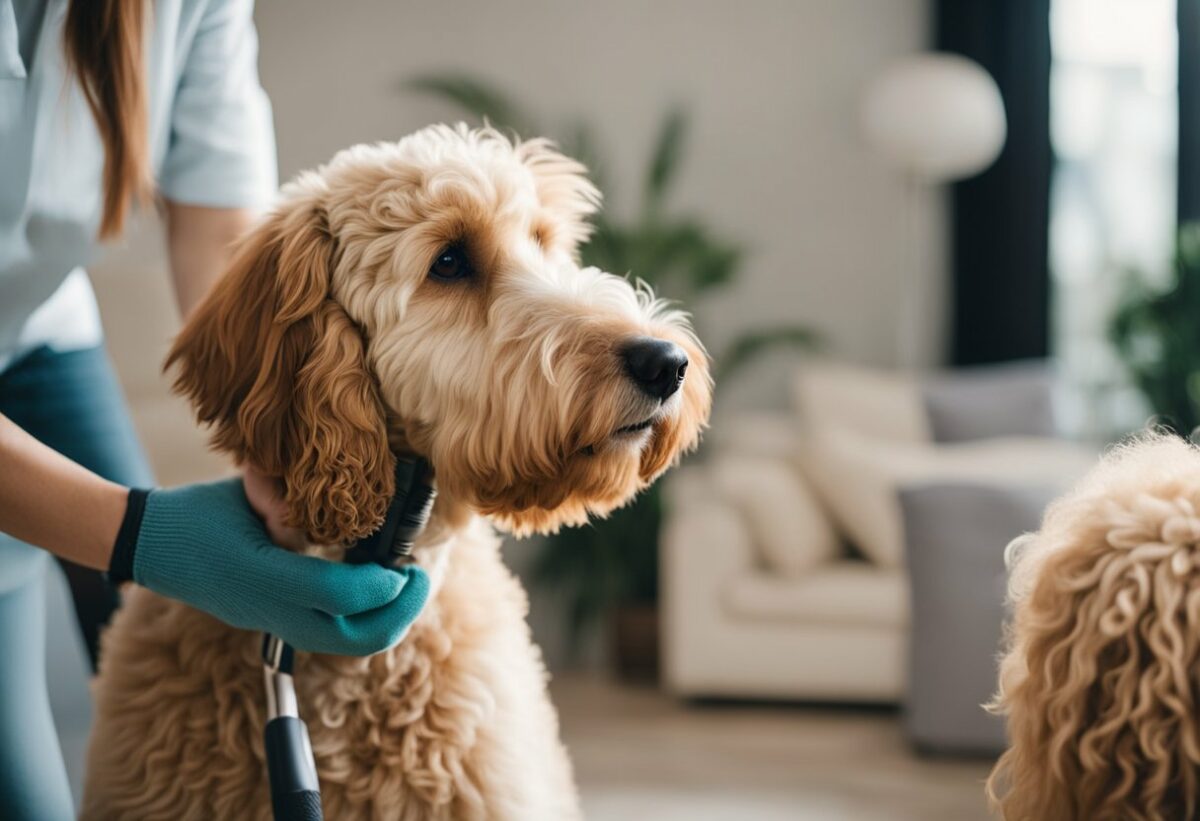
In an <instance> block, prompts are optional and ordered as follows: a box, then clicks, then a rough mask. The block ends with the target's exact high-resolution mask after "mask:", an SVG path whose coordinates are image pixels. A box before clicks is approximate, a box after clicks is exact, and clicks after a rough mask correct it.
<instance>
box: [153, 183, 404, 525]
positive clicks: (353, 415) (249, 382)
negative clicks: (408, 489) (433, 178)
mask: <svg viewBox="0 0 1200 821" xmlns="http://www.w3.org/2000/svg"><path fill="white" fill-rule="evenodd" d="M336 253H337V248H336V244H335V242H334V240H333V238H332V236H331V235H330V231H329V227H328V224H327V222H326V218H325V212H324V210H323V209H322V208H321V207H320V205H319V204H318V203H317V202H316V201H315V198H311V197H304V198H298V199H293V200H292V201H290V202H288V203H286V204H284V205H281V206H280V207H279V208H278V209H277V210H276V211H275V212H274V213H272V214H271V215H270V216H269V217H268V218H267V219H266V221H265V222H263V223H262V224H261V225H260V226H259V227H258V228H257V229H255V230H254V231H253V232H252V233H251V234H250V235H249V236H248V237H246V238H245V239H244V240H243V241H242V243H241V245H240V247H239V248H238V250H237V253H236V255H235V258H234V261H233V263H232V266H231V268H230V270H229V271H228V272H226V274H225V275H224V276H223V277H222V278H221V280H220V281H219V282H217V284H216V285H215V286H214V287H213V289H212V291H211V292H210V293H209V294H208V296H207V298H206V299H205V300H204V302H203V303H202V304H201V305H200V306H199V307H198V308H197V309H196V311H195V312H194V313H193V314H192V316H191V318H190V319H189V321H188V322H187V324H186V326H185V327H184V329H183V331H182V332H181V333H180V334H179V336H178V338H177V339H176V340H175V344H174V346H173V347H172V349H171V352H170V355H169V356H168V358H167V367H168V368H170V367H172V366H175V367H176V368H177V375H176V379H175V390H176V391H178V392H179V393H182V394H184V395H186V396H187V397H188V398H189V399H191V401H192V403H193V404H194V406H195V408H196V414H197V416H198V417H199V419H200V420H201V421H202V422H205V423H208V424H210V425H211V426H212V441H213V444H214V446H215V447H217V448H218V449H221V450H225V451H228V452H230V453H232V454H233V455H234V456H235V457H236V458H237V459H238V461H239V462H249V463H250V464H252V465H253V466H255V467H257V468H258V469H259V470H261V471H263V472H264V473H267V474H269V475H272V476H277V477H280V478H282V479H283V483H284V487H285V500H286V502H287V506H288V511H289V518H290V522H289V523H290V524H292V525H293V526H296V527H300V528H302V529H303V530H304V531H305V532H306V533H307V534H308V536H309V538H311V539H313V540H314V541H316V542H319V543H323V544H346V543H349V542H351V541H354V540H355V539H358V538H361V537H362V536H365V535H367V534H369V533H370V532H371V531H373V530H374V529H375V528H376V527H378V525H379V523H380V522H382V520H383V517H384V514H385V513H386V511H387V505H388V502H389V500H390V499H391V496H392V492H393V485H394V482H395V480H394V476H393V469H394V466H395V459H394V457H393V456H392V454H391V451H390V450H389V448H388V441H387V429H386V426H385V412H384V407H383V403H382V401H381V399H380V396H379V391H378V386H377V384H376V382H375V379H374V377H373V376H372V374H371V372H370V371H369V370H368V368H367V364H366V359H365V353H364V344H363V339H362V336H361V334H360V332H359V330H358V328H357V327H356V326H355V325H354V324H353V322H351V320H350V318H349V317H348V316H347V315H346V314H345V312H344V311H343V310H342V308H341V307H340V306H339V305H338V304H337V303H336V302H335V301H334V300H333V299H332V298H331V296H330V276H331V270H332V267H333V264H334V258H335V255H336Z"/></svg>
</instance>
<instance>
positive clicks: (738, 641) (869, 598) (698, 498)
mask: <svg viewBox="0 0 1200 821" xmlns="http://www.w3.org/2000/svg"><path fill="white" fill-rule="evenodd" d="M765 422H766V420H763V419H756V420H754V424H755V425H756V426H759V430H760V431H761V430H763V428H764V423H765ZM766 427H773V428H774V429H775V430H776V431H777V435H779V436H784V435H786V434H787V433H788V427H789V426H788V425H787V423H786V422H785V421H783V420H779V421H776V422H775V423H774V424H773V425H766ZM737 445H741V446H743V447H741V448H737ZM731 446H732V447H734V448H735V451H734V452H735V453H737V454H738V456H737V458H738V459H739V460H740V459H744V458H746V456H747V455H748V454H749V455H751V456H752V458H753V460H754V461H755V462H758V460H763V461H764V462H765V460H766V459H768V458H769V457H768V455H767V454H763V453H761V452H758V453H755V450H753V449H752V448H751V447H750V442H749V441H746V440H742V441H740V442H738V443H737V444H736V445H735V444H733V443H731ZM786 450H787V446H786V445H785V446H783V447H781V448H779V451H786ZM779 451H777V453H778V452H779ZM717 458H718V459H720V458H721V457H717ZM748 464H753V463H748ZM723 485H724V483H723V482H722V481H720V480H719V479H717V478H716V477H715V476H714V469H713V467H712V466H709V465H705V466H689V467H685V468H683V469H681V470H680V471H678V472H677V473H676V475H675V476H674V477H672V479H671V482H670V485H669V488H668V494H669V505H670V507H669V509H670V510H671V511H672V514H671V516H670V518H669V520H668V522H667V525H666V528H665V531H664V533H663V539H662V553H661V561H662V563H663V567H662V574H661V578H662V584H663V590H662V619H663V625H662V627H663V679H664V683H665V685H666V686H667V688H668V689H670V690H671V691H672V692H674V693H676V694H679V695H683V696H734V697H754V698H796V699H806V700H814V701H867V702H872V701H880V702H895V701H898V700H899V699H900V697H901V695H902V694H903V692H904V682H905V648H906V635H907V622H908V609H909V608H908V601H907V596H908V590H907V586H906V582H905V578H904V574H903V573H902V572H901V571H900V570H898V569H895V568H881V567H877V566H874V565H872V564H870V563H869V562H865V561H861V560H857V559H851V558H837V559H832V560H824V558H823V559H822V560H821V561H820V562H818V563H814V565H813V566H810V567H807V568H804V569H802V570H800V572H796V571H795V570H794V568H789V565H788V564H787V563H786V558H788V557H784V556H778V555H776V556H771V555H769V554H767V553H766V552H765V551H764V550H763V549H762V543H761V542H760V541H758V539H757V538H756V534H755V532H754V531H753V529H752V526H751V525H752V523H751V521H750V520H749V519H748V518H747V516H746V515H745V513H744V511H743V510H742V509H740V506H739V505H738V504H737V501H736V500H735V499H734V498H732V497H731V495H730V494H729V493H728V492H727V491H728V490H729V488H728V487H723ZM759 524H763V525H766V527H770V526H771V525H770V524H769V523H767V522H765V521H762V520H760V521H759ZM810 524H811V527H812V531H811V532H810V533H804V534H800V533H793V534H791V535H792V536H793V537H796V538H795V539H794V541H793V544H794V545H795V546H796V548H797V552H799V553H802V554H803V553H806V552H807V551H806V547H807V546H808V545H806V543H805V539H813V540H816V541H824V540H826V539H827V538H828V537H829V534H830V533H831V531H830V529H829V528H830V525H829V523H828V522H826V521H813V522H811V523H810ZM791 558H792V559H793V564H795V563H797V562H800V563H802V562H803V561H804V560H805V558H806V556H805V555H799V556H795V557H791ZM772 559H775V561H774V562H773V561H772ZM781 559H783V560H785V561H784V562H780V561H779V560H781Z"/></svg>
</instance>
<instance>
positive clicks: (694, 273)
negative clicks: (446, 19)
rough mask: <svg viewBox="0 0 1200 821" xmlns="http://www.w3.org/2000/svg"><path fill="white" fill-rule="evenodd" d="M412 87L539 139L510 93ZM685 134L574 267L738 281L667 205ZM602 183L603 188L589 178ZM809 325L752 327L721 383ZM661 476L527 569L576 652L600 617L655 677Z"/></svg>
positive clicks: (729, 353)
mask: <svg viewBox="0 0 1200 821" xmlns="http://www.w3.org/2000/svg"><path fill="white" fill-rule="evenodd" d="M409 86H410V87H411V88H414V89H417V90H419V91H423V92H427V93H432V94H435V95H437V96H439V97H442V98H443V99H446V100H449V101H451V102H453V103H455V104H457V105H459V106H461V107H462V108H463V109H465V111H466V112H468V113H469V114H472V115H474V116H475V117H478V118H480V119H481V120H484V121H487V122H489V123H491V124H492V125H494V126H496V127H498V128H504V129H511V130H513V131H515V132H516V133H517V134H520V135H524V136H529V135H534V134H537V135H542V134H545V133H546V132H544V131H542V130H541V129H538V128H536V127H534V125H533V121H532V120H531V119H530V118H529V117H528V116H527V115H526V114H525V113H524V112H523V111H522V110H521V109H520V108H519V107H518V106H517V105H515V104H514V103H513V102H512V101H511V100H510V99H509V98H508V97H507V96H505V95H504V94H502V93H500V92H499V91H497V90H496V89H493V88H491V87H489V86H488V85H486V84H484V83H482V82H479V81H477V80H474V79H471V78H467V77H462V76H455V75H436V76H427V77H421V78H418V79H416V80H413V81H411V82H410V83H409ZM560 133H565V134H566V135H567V136H566V138H565V139H563V140H562V141H561V144H562V146H563V149H564V150H565V151H566V152H567V153H568V154H570V155H572V156H575V157H577V158H578V159H580V160H581V161H583V162H584V163H585V164H586V165H587V166H588V167H589V169H590V170H591V173H592V175H593V177H594V178H597V177H599V176H600V172H601V171H602V169H603V166H602V164H601V163H600V161H599V157H598V156H597V153H596V151H595V142H594V140H593V139H592V137H591V131H590V130H589V129H588V128H587V127H585V126H583V125H582V124H576V125H574V126H571V127H568V128H567V129H565V130H564V131H563V132H560ZM686 135H687V119H686V117H685V116H684V114H683V112H682V111H681V110H678V109H676V110H673V111H671V112H668V114H667V115H666V117H665V118H664V120H663V123H662V126H661V127H660V129H659V133H658V137H657V139H656V140H655V143H654V146H653V150H652V152H651V155H650V161H649V164H648V166H647V170H646V174H645V179H644V182H643V185H642V192H641V201H640V204H639V207H638V210H637V213H636V216H635V217H634V218H633V219H621V218H619V217H616V216H613V215H611V214H607V213H605V212H601V213H600V214H598V215H597V216H596V218H595V219H594V221H593V223H594V226H595V231H594V233H593V234H592V236H591V238H590V239H589V240H588V241H587V243H586V244H585V245H584V246H583V247H582V248H581V249H580V256H581V259H582V262H583V263H584V264H586V265H595V266H596V267H598V268H601V269H603V270H605V271H612V272H615V273H632V274H633V275H635V276H637V277H639V278H641V279H643V280H645V281H646V282H647V283H649V284H650V285H651V286H653V287H654V290H655V292H656V293H658V294H659V295H661V296H665V297H667V298H670V299H673V300H678V301H680V302H682V303H684V304H685V305H692V304H695V302H696V300H698V299H699V298H700V297H701V296H703V295H706V294H708V293H709V292H711V291H713V290H715V289H718V288H720V287H722V286H724V285H727V284H728V283H729V282H730V281H731V280H733V278H734V277H735V276H736V274H737V271H738V269H739V266H740V263H741V258H742V254H741V250H740V249H739V248H738V247H737V246H736V245H735V244H733V243H731V242H729V241H728V240H726V239H725V238H723V237H721V236H719V235H718V234H717V232H715V231H713V230H712V229H711V228H710V227H709V226H708V225H706V224H705V223H704V222H702V221H701V220H699V219H696V218H693V217H688V216H683V215H678V214H675V213H673V212H671V211H670V210H668V208H667V196H668V194H669V193H670V190H671V185H672V183H673V182H674V181H675V180H676V178H677V176H678V172H679V168H680V162H681V160H682V157H683V148H684V143H685V139H686ZM596 182H597V184H599V185H600V187H601V188H602V189H603V188H605V187H606V186H605V185H603V184H601V180H600V179H596ZM813 341H814V336H813V334H812V332H811V331H809V330H808V329H807V328H802V327H797V326H784V327H770V328H764V329H757V330H753V331H748V332H746V333H744V334H742V335H741V336H739V337H738V338H737V339H736V340H735V341H734V342H733V343H732V344H731V345H730V346H729V347H728V348H727V349H726V350H725V351H723V352H722V353H721V354H720V355H719V356H716V357H714V377H715V379H716V381H717V384H718V385H719V384H720V381H721V379H722V378H723V377H726V376H728V375H729V374H730V373H732V372H734V371H735V370H736V369H737V368H739V367H741V366H742V365H744V364H745V363H746V362H748V361H749V360H751V359H752V358H754V356H755V355H756V354H758V353H759V352H760V351H762V350H764V349H765V348H768V347H770V346H774V345H778V344H789V345H805V346H806V345H811V344H812V343H813ZM665 504H666V502H665V499H664V496H663V493H662V490H661V483H656V484H655V485H653V486H651V487H650V488H648V489H647V490H645V491H644V492H643V493H641V494H639V495H638V496H637V498H636V499H635V500H634V501H633V502H631V503H630V504H629V505H627V506H625V507H624V508H621V509H620V510H617V511H614V512H613V513H612V514H611V515H610V516H609V517H608V518H606V519H603V520H599V521H596V522H594V523H592V524H590V525H588V526H585V527H579V528H568V529H565V530H563V531H561V532H559V533H558V534H557V535H555V536H553V537H551V538H549V539H547V540H546V542H545V544H544V547H543V549H542V550H541V552H540V554H539V555H538V557H537V560H536V562H535V565H534V570H533V572H534V582H535V583H538V584H545V585H553V586H554V587H555V588H558V589H561V590H564V591H565V594H566V596H567V602H568V614H567V616H568V620H569V637H570V639H571V646H572V647H573V648H577V647H578V646H579V643H580V642H579V639H580V638H581V637H582V636H583V634H584V632H585V631H586V630H587V629H588V628H589V627H591V626H592V625H594V624H596V623H598V622H600V621H601V620H604V621H605V622H606V626H607V628H608V637H609V650H610V656H611V658H612V660H613V662H614V663H615V665H616V668H617V670H618V672H620V673H621V674H622V675H623V676H626V677H631V678H646V677H653V676H655V675H656V673H657V666H658V615H657V602H658V537H659V530H660V529H661V526H662V522H663V519H664V515H665V512H666V511H665Z"/></svg>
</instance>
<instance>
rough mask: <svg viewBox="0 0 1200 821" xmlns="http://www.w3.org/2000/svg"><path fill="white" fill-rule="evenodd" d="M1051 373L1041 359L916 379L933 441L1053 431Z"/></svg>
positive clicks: (1025, 434) (1038, 433)
mask: <svg viewBox="0 0 1200 821" xmlns="http://www.w3.org/2000/svg"><path fill="white" fill-rule="evenodd" d="M1053 387H1054V374H1053V371H1052V370H1051V368H1050V366H1049V365H1048V364H1047V363H1046V362H1045V361H1043V360H1034V361H1024V362H1011V363H1005V364H1002V365H986V366H983V367H978V368H967V369H963V370H957V371H951V372H947V373H945V374H939V375H936V376H930V377H928V378H926V379H924V380H922V382H921V396H922V399H923V400H924V402H925V410H926V412H927V413H928V414H929V427H930V430H931V431H932V433H933V439H934V441H935V442H965V441H969V440H973V439H991V438H994V437H999V436H1053V435H1054V434H1055V424H1054V403H1053Z"/></svg>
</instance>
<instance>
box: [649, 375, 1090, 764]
mask: <svg viewBox="0 0 1200 821" xmlns="http://www.w3.org/2000/svg"><path fill="white" fill-rule="evenodd" d="M792 399H793V401H792V405H793V408H792V410H791V412H789V413H784V414H774V415H764V414H755V415H740V416H736V417H732V418H726V419H722V420H719V421H718V422H717V423H716V424H714V426H713V431H712V435H711V437H710V442H709V444H708V445H707V446H706V451H705V453H704V454H703V457H702V458H701V459H699V460H697V461H696V462H694V463H691V464H689V465H687V466H685V467H684V468H682V469H681V470H679V471H677V472H676V474H675V475H674V476H673V477H672V478H671V479H670V480H669V482H670V484H669V486H668V489H667V498H668V502H669V507H668V511H669V513H668V517H667V520H666V522H665V526H664V531H663V535H662V542H661V544H662V551H661V561H662V620H663V624H662V633H663V674H664V675H663V678H664V683H665V686H666V687H667V688H668V689H669V690H671V691H672V692H674V693H676V694H679V695H681V696H687V697H736V698H781V699H792V700H803V701H818V702H826V701H833V702H883V703H898V704H904V705H906V707H907V708H908V709H907V710H906V716H907V717H908V727H909V731H910V737H911V738H912V740H913V742H914V743H915V744H918V745H919V746H922V747H927V748H930V749H938V748H947V749H987V748H991V747H994V746H995V745H996V744H997V743H998V740H999V735H998V731H997V725H996V722H995V720H994V719H992V718H990V717H988V716H986V714H984V713H983V712H982V711H981V710H980V708H979V705H980V704H981V703H982V702H984V701H986V699H987V698H988V697H989V696H990V694H991V688H992V687H993V686H994V680H995V670H994V659H995V656H996V653H997V650H998V641H999V637H1000V631H1001V622H1002V618H1003V596H1004V566H1003V551H1004V547H1005V545H1006V544H1007V543H1008V541H1010V540H1011V539H1012V538H1014V537H1016V536H1018V535H1020V534H1021V533H1022V532H1024V531H1027V530H1029V529H1031V528H1034V527H1036V526H1037V523H1038V520H1039V519H1040V514H1041V510H1042V508H1043V507H1044V505H1045V504H1046V502H1047V501H1049V499H1050V498H1052V497H1053V496H1054V495H1056V494H1057V493H1059V492H1061V490H1063V489H1064V488H1065V487H1066V486H1068V485H1069V484H1070V483H1071V482H1072V481H1073V480H1074V479H1075V478H1077V477H1078V476H1080V475H1081V474H1082V473H1083V472H1085V471H1086V469H1087V468H1088V467H1089V466H1090V465H1091V464H1092V463H1093V462H1094V460H1095V456H1096V451H1095V449H1094V448H1091V447H1087V446H1083V445H1080V444H1077V443H1073V442H1070V441H1066V440H1065V439H1063V438H1062V437H1061V436H1059V435H1058V434H1057V433H1056V427H1055V424H1054V413H1053V375H1052V373H1051V372H1050V371H1049V369H1048V368H1047V367H1046V366H1045V365H1044V364H1043V363H1020V364H1016V365H1009V366H1001V367H990V368H982V369H973V370H970V371H962V372H955V373H936V374H924V375H921V376H917V375H912V374H897V373H889V372H883V371H874V370H871V369H867V368H860V367H854V366H849V365H845V364H839V363H836V362H830V361H823V360H813V361H809V362H806V363H804V365H803V366H802V367H800V368H799V369H798V370H797V372H796V374H795V375H794V378H793V385H792ZM914 597H915V599H914ZM959 729H962V732H961V733H959V734H958V735H956V732H957V731H958V730H959Z"/></svg>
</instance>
